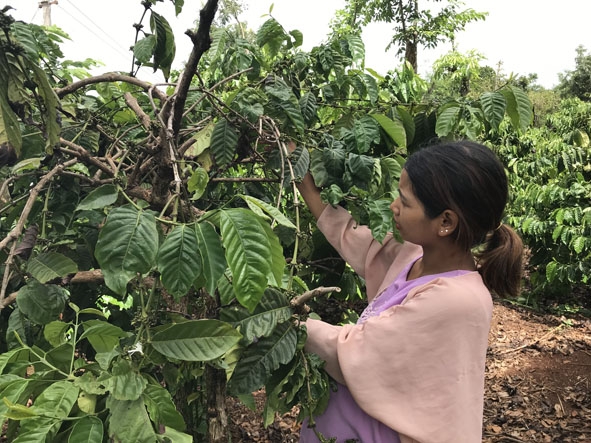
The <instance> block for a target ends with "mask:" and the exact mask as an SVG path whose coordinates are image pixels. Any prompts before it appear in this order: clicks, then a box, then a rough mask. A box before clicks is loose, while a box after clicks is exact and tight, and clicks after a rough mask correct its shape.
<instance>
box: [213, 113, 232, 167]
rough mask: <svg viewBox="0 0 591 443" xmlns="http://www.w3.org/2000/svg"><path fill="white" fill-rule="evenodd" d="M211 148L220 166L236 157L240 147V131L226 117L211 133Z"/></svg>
mask: <svg viewBox="0 0 591 443" xmlns="http://www.w3.org/2000/svg"><path fill="white" fill-rule="evenodd" d="M210 142H211V145H210V149H211V152H212V154H213V156H214V158H215V161H216V163H217V164H218V165H219V166H225V165H227V164H228V163H230V162H231V161H232V160H233V159H234V154H235V152H236V148H237V147H238V133H237V132H236V130H235V129H234V127H233V126H232V125H231V124H230V123H228V121H227V120H226V119H223V118H222V119H220V120H219V121H218V122H217V123H216V125H215V127H214V128H213V133H212V134H211V141H210Z"/></svg>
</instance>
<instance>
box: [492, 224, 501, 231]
mask: <svg viewBox="0 0 591 443" xmlns="http://www.w3.org/2000/svg"><path fill="white" fill-rule="evenodd" d="M501 226H503V222H500V223H499V226H497V227H496V228H495V229H493V231H498V230H499V229H501Z"/></svg>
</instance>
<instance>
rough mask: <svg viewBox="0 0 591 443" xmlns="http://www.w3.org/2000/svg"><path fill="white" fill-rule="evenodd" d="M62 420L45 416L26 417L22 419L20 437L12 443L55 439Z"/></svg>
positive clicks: (34, 442) (31, 442) (29, 442)
mask: <svg viewBox="0 0 591 443" xmlns="http://www.w3.org/2000/svg"><path fill="white" fill-rule="evenodd" d="M61 425H62V420H55V419H51V418H45V417H37V418H31V419H25V420H22V421H21V427H20V428H19V431H18V437H17V438H16V439H15V440H13V441H12V443H39V442H45V441H53V439H54V437H55V435H56V434H57V432H58V430H59V428H60V427H61Z"/></svg>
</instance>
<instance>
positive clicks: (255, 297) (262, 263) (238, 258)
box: [220, 208, 271, 310]
mask: <svg viewBox="0 0 591 443" xmlns="http://www.w3.org/2000/svg"><path fill="white" fill-rule="evenodd" d="M220 228H221V232H222V242H223V245H224V249H225V251H226V260H227V262H228V265H229V266H230V269H231V271H232V278H233V281H232V286H233V287H234V292H235V293H236V297H237V298H238V301H239V302H240V304H242V305H243V306H245V307H247V308H248V309H250V310H253V309H254V308H255V307H256V305H257V303H258V302H259V300H260V299H261V297H262V295H263V291H264V289H265V287H266V286H267V275H268V274H269V272H270V271H271V265H270V264H269V255H270V251H271V248H270V244H269V239H268V238H267V233H266V232H265V231H264V229H263V227H262V226H261V225H260V224H259V222H258V219H257V218H256V216H255V215H254V214H253V213H252V212H250V211H247V210H245V209H239V208H237V209H228V210H224V211H220Z"/></svg>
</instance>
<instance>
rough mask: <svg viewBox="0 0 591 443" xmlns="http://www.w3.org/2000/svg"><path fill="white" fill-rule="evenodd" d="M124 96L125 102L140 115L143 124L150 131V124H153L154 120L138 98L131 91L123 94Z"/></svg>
mask: <svg viewBox="0 0 591 443" xmlns="http://www.w3.org/2000/svg"><path fill="white" fill-rule="evenodd" d="M123 98H124V99H125V103H127V106H129V107H130V108H131V110H132V111H133V112H135V115H137V116H138V117H139V119H140V121H141V123H142V126H143V127H144V128H146V130H148V131H149V130H150V126H151V125H152V120H151V119H150V116H149V115H148V114H146V113H145V112H144V110H143V109H142V108H141V106H140V104H139V103H138V101H137V99H136V98H135V97H134V96H133V95H131V93H129V92H126V93H125V94H123Z"/></svg>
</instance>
